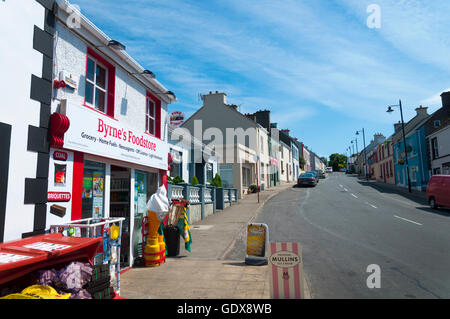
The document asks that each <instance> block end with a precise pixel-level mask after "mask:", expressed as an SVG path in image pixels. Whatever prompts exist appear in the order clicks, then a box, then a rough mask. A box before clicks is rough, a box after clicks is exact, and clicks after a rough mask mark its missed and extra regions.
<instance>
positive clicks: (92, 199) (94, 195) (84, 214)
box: [81, 161, 105, 219]
mask: <svg viewBox="0 0 450 319" xmlns="http://www.w3.org/2000/svg"><path fill="white" fill-rule="evenodd" d="M104 185H105V164H102V163H97V162H92V161H85V162H84V170H83V194H82V211H81V218H83V219H84V218H101V217H104V216H105V211H104V204H105V192H104Z"/></svg>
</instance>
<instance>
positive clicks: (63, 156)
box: [53, 151, 68, 161]
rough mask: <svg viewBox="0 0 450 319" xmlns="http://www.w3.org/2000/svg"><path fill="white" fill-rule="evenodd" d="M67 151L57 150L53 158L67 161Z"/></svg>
mask: <svg viewBox="0 0 450 319" xmlns="http://www.w3.org/2000/svg"><path fill="white" fill-rule="evenodd" d="M67 157H68V155H67V153H66V152H61V151H55V152H54V153H53V158H54V159H55V160H60V161H67Z"/></svg>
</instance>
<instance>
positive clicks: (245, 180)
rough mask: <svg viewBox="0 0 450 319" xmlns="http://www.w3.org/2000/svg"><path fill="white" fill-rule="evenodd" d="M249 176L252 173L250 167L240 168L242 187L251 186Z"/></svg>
mask: <svg viewBox="0 0 450 319" xmlns="http://www.w3.org/2000/svg"><path fill="white" fill-rule="evenodd" d="M251 174H252V172H251V169H250V167H247V166H242V186H243V187H244V188H245V187H248V186H250V185H251V182H252V180H251Z"/></svg>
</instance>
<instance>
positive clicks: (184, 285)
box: [120, 183, 309, 299]
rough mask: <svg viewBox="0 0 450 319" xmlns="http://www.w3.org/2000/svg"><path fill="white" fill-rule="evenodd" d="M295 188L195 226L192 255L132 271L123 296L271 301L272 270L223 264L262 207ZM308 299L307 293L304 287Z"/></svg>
mask: <svg viewBox="0 0 450 319" xmlns="http://www.w3.org/2000/svg"><path fill="white" fill-rule="evenodd" d="M292 186H293V183H287V184H282V185H280V186H277V187H274V188H270V189H267V190H265V191H263V192H261V193H260V203H258V200H257V194H250V195H246V196H245V198H244V199H241V200H239V202H238V203H236V204H234V205H232V206H231V207H228V208H226V209H225V210H223V211H217V212H216V214H214V215H211V216H209V217H207V218H206V219H204V220H202V221H199V222H197V223H195V224H192V225H190V226H191V235H192V246H191V247H192V252H191V253H189V252H187V251H185V249H184V245H183V243H181V247H180V255H179V256H177V257H174V258H167V261H166V263H165V264H163V265H161V266H159V267H155V268H147V267H143V268H132V269H131V270H129V271H127V272H125V273H123V274H122V275H121V281H120V285H121V289H120V290H121V296H122V297H124V298H127V299H148V298H151V299H203V298H207V299H269V298H270V283H269V272H268V266H249V265H246V264H245V263H244V261H243V260H242V261H236V260H231V261H230V260H224V257H225V256H226V255H227V254H228V253H229V251H231V249H233V246H234V243H235V241H236V239H237V238H239V237H240V236H242V234H243V233H245V229H246V225H247V223H248V222H250V221H252V220H254V218H255V217H256V216H257V214H258V212H259V210H260V209H261V207H263V205H264V203H265V202H267V201H268V200H269V199H270V198H272V197H273V196H275V195H276V194H278V193H279V192H281V191H283V190H286V189H289V188H291V187H292ZM305 287H306V288H305V290H306V291H305V294H306V296H307V297H309V288H308V287H307V285H306V283H305Z"/></svg>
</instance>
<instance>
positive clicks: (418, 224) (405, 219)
mask: <svg viewBox="0 0 450 319" xmlns="http://www.w3.org/2000/svg"><path fill="white" fill-rule="evenodd" d="M394 217H396V218H400V219H403V220H405V221H407V222H410V223H413V224H416V225H419V226H422V224H420V223H417V222H415V221H412V220H409V219H406V218H403V217H400V216H397V215H394Z"/></svg>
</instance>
